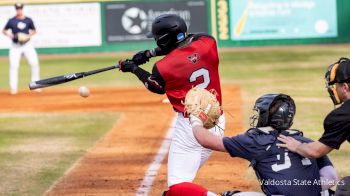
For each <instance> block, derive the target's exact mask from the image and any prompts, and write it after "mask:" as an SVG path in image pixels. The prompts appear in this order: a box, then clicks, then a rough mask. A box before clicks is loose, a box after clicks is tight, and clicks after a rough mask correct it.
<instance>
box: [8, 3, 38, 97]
mask: <svg viewBox="0 0 350 196" xmlns="http://www.w3.org/2000/svg"><path fill="white" fill-rule="evenodd" d="M15 9H16V16H15V17H13V18H11V19H9V20H8V22H7V24H6V26H5V28H4V29H3V33H4V35H6V36H7V37H9V38H10V39H11V40H12V46H11V48H10V51H9V61H10V77H9V80H10V81H9V82H10V92H11V94H17V91H18V69H19V65H20V61H21V56H22V54H24V56H25V57H26V58H27V61H28V63H29V64H30V66H31V72H32V76H31V80H32V81H36V80H39V60H38V55H37V53H36V51H35V49H34V47H33V46H32V44H31V43H30V38H31V37H32V36H33V35H34V34H35V33H36V30H35V26H34V22H33V20H32V19H31V18H29V17H26V16H25V15H24V14H23V4H20V3H17V4H15ZM37 91H38V90H37ZM39 91H40V90H39Z"/></svg>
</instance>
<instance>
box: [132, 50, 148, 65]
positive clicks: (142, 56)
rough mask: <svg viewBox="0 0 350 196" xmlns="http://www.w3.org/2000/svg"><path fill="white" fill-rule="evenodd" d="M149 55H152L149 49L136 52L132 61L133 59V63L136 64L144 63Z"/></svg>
mask: <svg viewBox="0 0 350 196" xmlns="http://www.w3.org/2000/svg"><path fill="white" fill-rule="evenodd" d="M151 57H152V55H151V53H150V51H149V50H143V51H140V52H138V53H136V54H135V55H134V56H133V57H132V61H134V63H135V64H136V65H142V64H145V63H146V62H148V61H149V59H150V58H151Z"/></svg>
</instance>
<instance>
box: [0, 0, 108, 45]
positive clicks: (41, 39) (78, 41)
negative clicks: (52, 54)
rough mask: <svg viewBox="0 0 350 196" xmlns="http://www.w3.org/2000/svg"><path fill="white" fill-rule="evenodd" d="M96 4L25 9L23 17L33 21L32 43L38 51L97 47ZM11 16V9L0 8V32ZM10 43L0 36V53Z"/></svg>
mask: <svg viewBox="0 0 350 196" xmlns="http://www.w3.org/2000/svg"><path fill="white" fill-rule="evenodd" d="M100 10H101V9H100V4H99V3H69V4H47V5H25V6H24V8H23V11H24V14H25V15H26V16H28V17H30V18H32V19H33V21H34V25H35V27H36V30H37V34H36V35H34V36H33V38H32V43H33V44H34V46H35V47H38V48H57V47H82V46H100V45H101V43H102V38H101V13H100ZM13 16H15V9H14V6H0V28H1V31H2V29H3V28H4V27H5V25H6V23H7V21H8V19H9V18H11V17H13ZM10 45H11V40H10V39H9V38H8V37H5V36H4V35H3V34H1V35H0V49H5V48H9V47H10Z"/></svg>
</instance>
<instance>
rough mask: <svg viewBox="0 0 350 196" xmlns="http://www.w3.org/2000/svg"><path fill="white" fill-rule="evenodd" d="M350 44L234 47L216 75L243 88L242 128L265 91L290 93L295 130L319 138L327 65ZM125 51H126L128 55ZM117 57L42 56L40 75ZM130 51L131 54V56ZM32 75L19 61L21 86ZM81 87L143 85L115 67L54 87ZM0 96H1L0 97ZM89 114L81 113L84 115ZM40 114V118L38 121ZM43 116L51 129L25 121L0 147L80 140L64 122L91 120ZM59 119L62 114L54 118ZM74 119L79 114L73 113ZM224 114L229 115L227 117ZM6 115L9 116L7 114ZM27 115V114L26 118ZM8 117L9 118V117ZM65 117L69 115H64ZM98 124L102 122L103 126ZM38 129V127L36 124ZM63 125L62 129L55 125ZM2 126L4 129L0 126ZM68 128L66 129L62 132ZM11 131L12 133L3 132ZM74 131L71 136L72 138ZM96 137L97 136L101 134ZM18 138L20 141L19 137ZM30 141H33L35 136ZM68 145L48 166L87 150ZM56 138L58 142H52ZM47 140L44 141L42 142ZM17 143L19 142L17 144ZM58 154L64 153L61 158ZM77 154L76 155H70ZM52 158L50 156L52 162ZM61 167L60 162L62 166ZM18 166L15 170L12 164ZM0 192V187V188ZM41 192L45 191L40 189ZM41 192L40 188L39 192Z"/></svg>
mask: <svg viewBox="0 0 350 196" xmlns="http://www.w3.org/2000/svg"><path fill="white" fill-rule="evenodd" d="M349 54H350V48H349V47H347V46H314V47H290V48H287V47H284V48H257V49H242V50H240V49H235V50H233V51H222V52H220V74H221V80H222V83H223V84H236V85H240V86H241V92H242V99H243V101H244V104H243V105H242V109H243V112H244V119H245V121H244V122H243V123H244V126H245V128H248V127H249V124H248V119H249V115H250V114H251V112H250V111H251V108H252V106H253V104H254V102H255V100H256V99H257V98H258V97H259V96H261V95H263V94H265V93H272V92H282V93H286V94H289V95H291V96H292V97H293V98H294V99H295V101H296V104H297V115H296V118H295V122H294V125H293V128H298V129H301V130H302V131H304V135H305V136H306V137H310V138H312V139H315V140H317V139H318V138H319V137H320V136H321V135H322V133H323V124H322V123H323V119H324V117H325V116H326V115H327V113H328V112H330V111H331V110H332V109H333V105H332V102H331V100H330V99H329V98H328V94H327V92H326V90H325V88H324V80H323V77H324V72H325V70H326V68H327V67H328V65H330V64H331V63H333V62H335V61H337V60H338V59H339V58H340V57H342V56H349ZM126 55H128V54H126ZM126 55H124V56H122V55H118V54H117V55H116V56H115V57H112V56H106V55H103V56H98V55H97V57H96V56H90V57H89V56H82V57H81V58H77V57H74V58H70V57H46V58H42V59H41V61H40V63H41V73H42V74H41V75H42V78H46V77H52V76H56V75H61V74H65V73H74V72H79V71H85V70H92V69H95V68H100V67H105V66H109V65H112V64H114V63H116V62H117V61H118V59H125V58H127V57H128V56H126ZM129 55H131V54H129ZM153 62H154V60H153V61H152V63H153ZM152 63H149V64H148V65H147V66H144V67H146V69H147V70H150V68H151V65H152ZM29 78H30V69H29V66H27V64H26V63H25V62H22V66H21V68H20V88H22V89H26V88H27V84H28V82H29ZM7 81H8V65H7V60H4V59H2V60H0V89H7V88H8V87H7V86H8V82H7ZM80 85H86V86H88V87H105V86H138V87H142V84H141V83H140V82H139V81H138V79H137V78H136V77H135V76H133V75H131V74H123V73H120V72H118V71H117V70H115V71H109V72H105V73H101V74H97V75H94V76H90V77H87V78H83V79H81V80H77V81H74V82H71V83H67V84H63V85H59V86H55V87H52V88H77V87H78V86H80ZM0 96H1V95H0ZM224 99H226V100H229V101H232V102H234V101H235V97H224ZM89 115H92V116H94V115H93V114H87V115H86V116H85V117H86V118H88V117H89ZM23 118H24V117H23ZM42 118H43V119H42ZM45 118H52V120H53V121H55V120H56V117H53V116H50V117H41V116H40V117H37V118H35V122H36V123H41V124H40V125H42V126H43V127H47V129H48V130H51V132H50V133H48V132H45V131H39V132H36V131H26V129H28V127H26V126H25V125H23V126H21V127H18V129H17V130H15V131H12V132H11V131H6V132H4V133H3V134H5V135H3V136H1V137H0V149H2V148H10V147H11V146H14V147H15V146H18V145H19V144H20V142H19V141H21V142H23V141H22V139H23V138H24V139H25V138H27V139H28V140H27V141H31V138H32V137H35V138H37V139H38V138H40V139H41V140H44V141H50V140H53V141H55V138H56V139H57V138H58V140H59V139H60V138H66V139H67V138H75V137H76V138H79V137H87V138H89V137H88V136H86V135H84V131H85V130H84V129H79V130H80V131H78V130H76V131H74V133H73V132H71V131H70V130H69V129H64V127H67V126H78V124H81V125H79V126H85V127H88V126H91V124H90V123H91V121H82V120H77V121H79V123H77V121H74V120H73V122H68V123H65V124H64V126H63V125H61V123H59V122H52V123H50V124H49V123H45V122H46V119H45ZM57 118H58V121H59V119H60V118H63V117H59V116H57ZM77 118H78V117H77ZM227 118H230V116H229V115H228V116H227ZM6 119H7V118H6ZM29 119H31V118H29ZM8 120H11V118H10V119H7V121H8ZM12 120H13V122H12V123H11V124H16V125H18V126H19V125H20V124H21V123H20V122H17V119H12ZM66 120H67V119H66ZM3 124H4V122H2V121H0V127H3ZM99 126H100V125H98V126H97V125H96V127H95V128H94V129H91V130H96V129H98V127H99ZM101 126H102V125H101ZM38 127H39V126H38ZM59 127H61V128H59ZM1 129H2V130H6V129H3V128H1ZM64 130H66V131H64ZM6 134H10V135H6ZM74 134H76V135H75V136H73V135H74ZM99 136H100V135H99ZM99 136H96V137H94V138H93V139H91V141H90V142H92V141H96V139H97V138H98V137H99ZM21 138H22V139H21ZM33 141H34V142H35V141H36V140H33ZM70 141H71V142H70V143H71V145H76V146H80V148H78V149H79V150H77V151H76V153H77V154H76V155H75V154H74V153H71V154H65V153H63V152H61V153H62V154H63V155H65V156H66V157H67V158H66V159H64V160H65V161H58V160H56V161H55V162H54V163H56V165H55V164H51V167H57V168H59V169H58V170H60V172H61V173H62V172H63V171H64V169H63V168H66V167H67V165H70V164H71V163H72V162H74V160H76V157H79V156H81V155H82V154H83V153H84V152H85V149H86V148H85V147H87V146H89V145H84V144H81V143H84V142H83V140H82V139H79V140H77V139H71V140H70ZM56 142H59V141H56ZM45 144H47V143H45ZM19 146H20V145H19ZM349 146H350V145H349V144H343V146H342V148H341V150H340V151H333V152H332V153H331V154H330V157H331V159H332V161H333V163H334V165H335V166H336V169H337V172H338V173H339V175H340V176H344V175H350V171H349V170H348V169H347V168H348V165H349V164H350V160H349V158H348V154H349V153H350V147H349ZM20 155H21V156H19V155H18V154H17V153H16V154H9V153H2V154H1V156H2V158H3V159H1V161H0V166H1V168H3V167H4V165H3V164H4V161H5V162H6V160H7V161H8V160H13V162H14V163H16V160H17V162H19V163H22V162H24V159H23V158H24V157H26V158H28V159H31V158H32V157H35V156H34V154H25V153H24V152H22V154H20ZM63 155H62V156H63ZM72 157H75V158H72ZM50 161H52V160H50ZM63 165H64V166H63ZM13 169H16V168H13ZM52 171H55V169H50V168H43V169H42V170H40V172H38V173H36V175H35V177H32V178H31V179H34V180H35V181H36V183H43V184H45V183H47V184H46V185H45V187H47V186H48V185H49V182H47V181H50V180H47V179H54V178H57V177H58V176H59V175H60V174H58V173H57V174H56V173H50V172H52ZM1 179H2V178H1ZM18 181H19V182H26V181H23V178H21V179H18ZM0 190H1V188H0ZM40 190H44V188H41V189H40ZM39 192H40V191H39Z"/></svg>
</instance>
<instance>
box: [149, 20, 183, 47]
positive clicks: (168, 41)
mask: <svg viewBox="0 0 350 196" xmlns="http://www.w3.org/2000/svg"><path fill="white" fill-rule="evenodd" d="M186 36H187V25H186V23H185V21H184V20H183V19H182V18H181V17H180V16H178V15H175V14H163V15H160V16H158V17H157V18H155V19H154V21H153V22H152V31H151V32H149V33H147V37H148V38H152V37H153V38H154V40H155V41H156V43H157V45H158V46H159V47H160V48H161V49H162V50H164V51H165V52H166V51H168V52H170V51H171V50H173V49H174V48H176V47H177V45H178V44H179V43H180V42H181V41H183V40H184V39H185V38H186Z"/></svg>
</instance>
